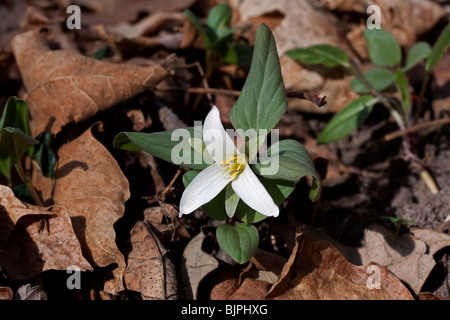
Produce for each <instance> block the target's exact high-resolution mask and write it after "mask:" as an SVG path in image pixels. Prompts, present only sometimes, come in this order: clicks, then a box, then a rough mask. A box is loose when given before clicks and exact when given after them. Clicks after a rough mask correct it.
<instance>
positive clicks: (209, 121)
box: [203, 106, 239, 163]
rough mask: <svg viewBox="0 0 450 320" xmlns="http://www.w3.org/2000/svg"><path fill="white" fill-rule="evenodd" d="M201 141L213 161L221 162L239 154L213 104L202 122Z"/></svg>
mask: <svg viewBox="0 0 450 320" xmlns="http://www.w3.org/2000/svg"><path fill="white" fill-rule="evenodd" d="M203 141H204V142H205V146H206V149H207V150H208V153H209V154H210V155H211V157H212V158H213V159H214V161H216V162H219V163H221V162H222V161H225V160H228V159H229V158H231V157H233V156H235V155H236V154H239V153H238V151H237V149H236V146H235V145H234V143H233V140H232V139H231V137H230V136H229V135H228V134H227V132H226V131H225V129H224V128H223V125H222V122H221V121H220V113H219V109H217V107H216V106H213V107H212V109H211V111H210V112H209V113H208V115H207V116H206V119H205V122H204V124H203Z"/></svg>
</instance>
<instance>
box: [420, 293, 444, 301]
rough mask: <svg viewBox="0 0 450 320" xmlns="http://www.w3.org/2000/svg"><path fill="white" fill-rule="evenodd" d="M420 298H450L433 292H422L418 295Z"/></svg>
mask: <svg viewBox="0 0 450 320" xmlns="http://www.w3.org/2000/svg"><path fill="white" fill-rule="evenodd" d="M418 298H419V300H450V299H449V298H445V297H442V296H438V295H436V294H434V293H431V292H421V293H420V294H419V296H418Z"/></svg>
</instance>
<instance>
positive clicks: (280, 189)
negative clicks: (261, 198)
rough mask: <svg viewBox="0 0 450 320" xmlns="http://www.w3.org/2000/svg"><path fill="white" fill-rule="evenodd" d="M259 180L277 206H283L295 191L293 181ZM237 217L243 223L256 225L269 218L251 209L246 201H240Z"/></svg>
mask: <svg viewBox="0 0 450 320" xmlns="http://www.w3.org/2000/svg"><path fill="white" fill-rule="evenodd" d="M259 180H260V181H261V183H262V184H263V186H264V187H265V188H266V190H267V192H269V194H270V196H271V197H272V199H273V201H274V202H275V204H276V205H277V206H279V205H281V204H282V203H283V201H284V200H286V198H287V197H289V195H290V194H291V193H292V191H294V189H295V183H294V182H292V181H285V180H273V179H267V178H260V179H259ZM236 215H237V216H238V218H239V219H240V220H241V221H243V222H246V223H256V222H259V221H262V220H264V219H265V218H267V216H265V215H263V214H261V213H259V212H257V211H255V210H254V209H252V208H250V207H249V206H248V205H246V204H245V202H244V201H239V203H238V206H237V208H236Z"/></svg>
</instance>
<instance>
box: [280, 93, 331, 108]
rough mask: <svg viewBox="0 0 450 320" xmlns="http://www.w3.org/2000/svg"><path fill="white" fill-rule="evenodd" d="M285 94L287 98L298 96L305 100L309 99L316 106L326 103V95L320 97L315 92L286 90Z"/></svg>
mask: <svg viewBox="0 0 450 320" xmlns="http://www.w3.org/2000/svg"><path fill="white" fill-rule="evenodd" d="M286 96H287V97H288V98H298V99H303V100H307V101H311V102H312V103H314V104H316V105H317V106H318V107H322V106H324V105H326V104H327V101H326V98H327V97H320V96H319V95H318V94H317V93H309V92H303V91H288V92H286Z"/></svg>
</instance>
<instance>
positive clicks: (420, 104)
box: [413, 72, 431, 124]
mask: <svg viewBox="0 0 450 320" xmlns="http://www.w3.org/2000/svg"><path fill="white" fill-rule="evenodd" d="M430 75H431V73H430V72H427V73H426V74H425V78H424V79H423V82H422V87H421V88H420V96H419V102H418V106H417V111H416V116H415V117H414V122H413V124H416V123H417V122H418V121H419V118H420V114H421V113H422V109H423V100H424V99H425V91H426V90H427V86H428V81H430Z"/></svg>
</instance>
